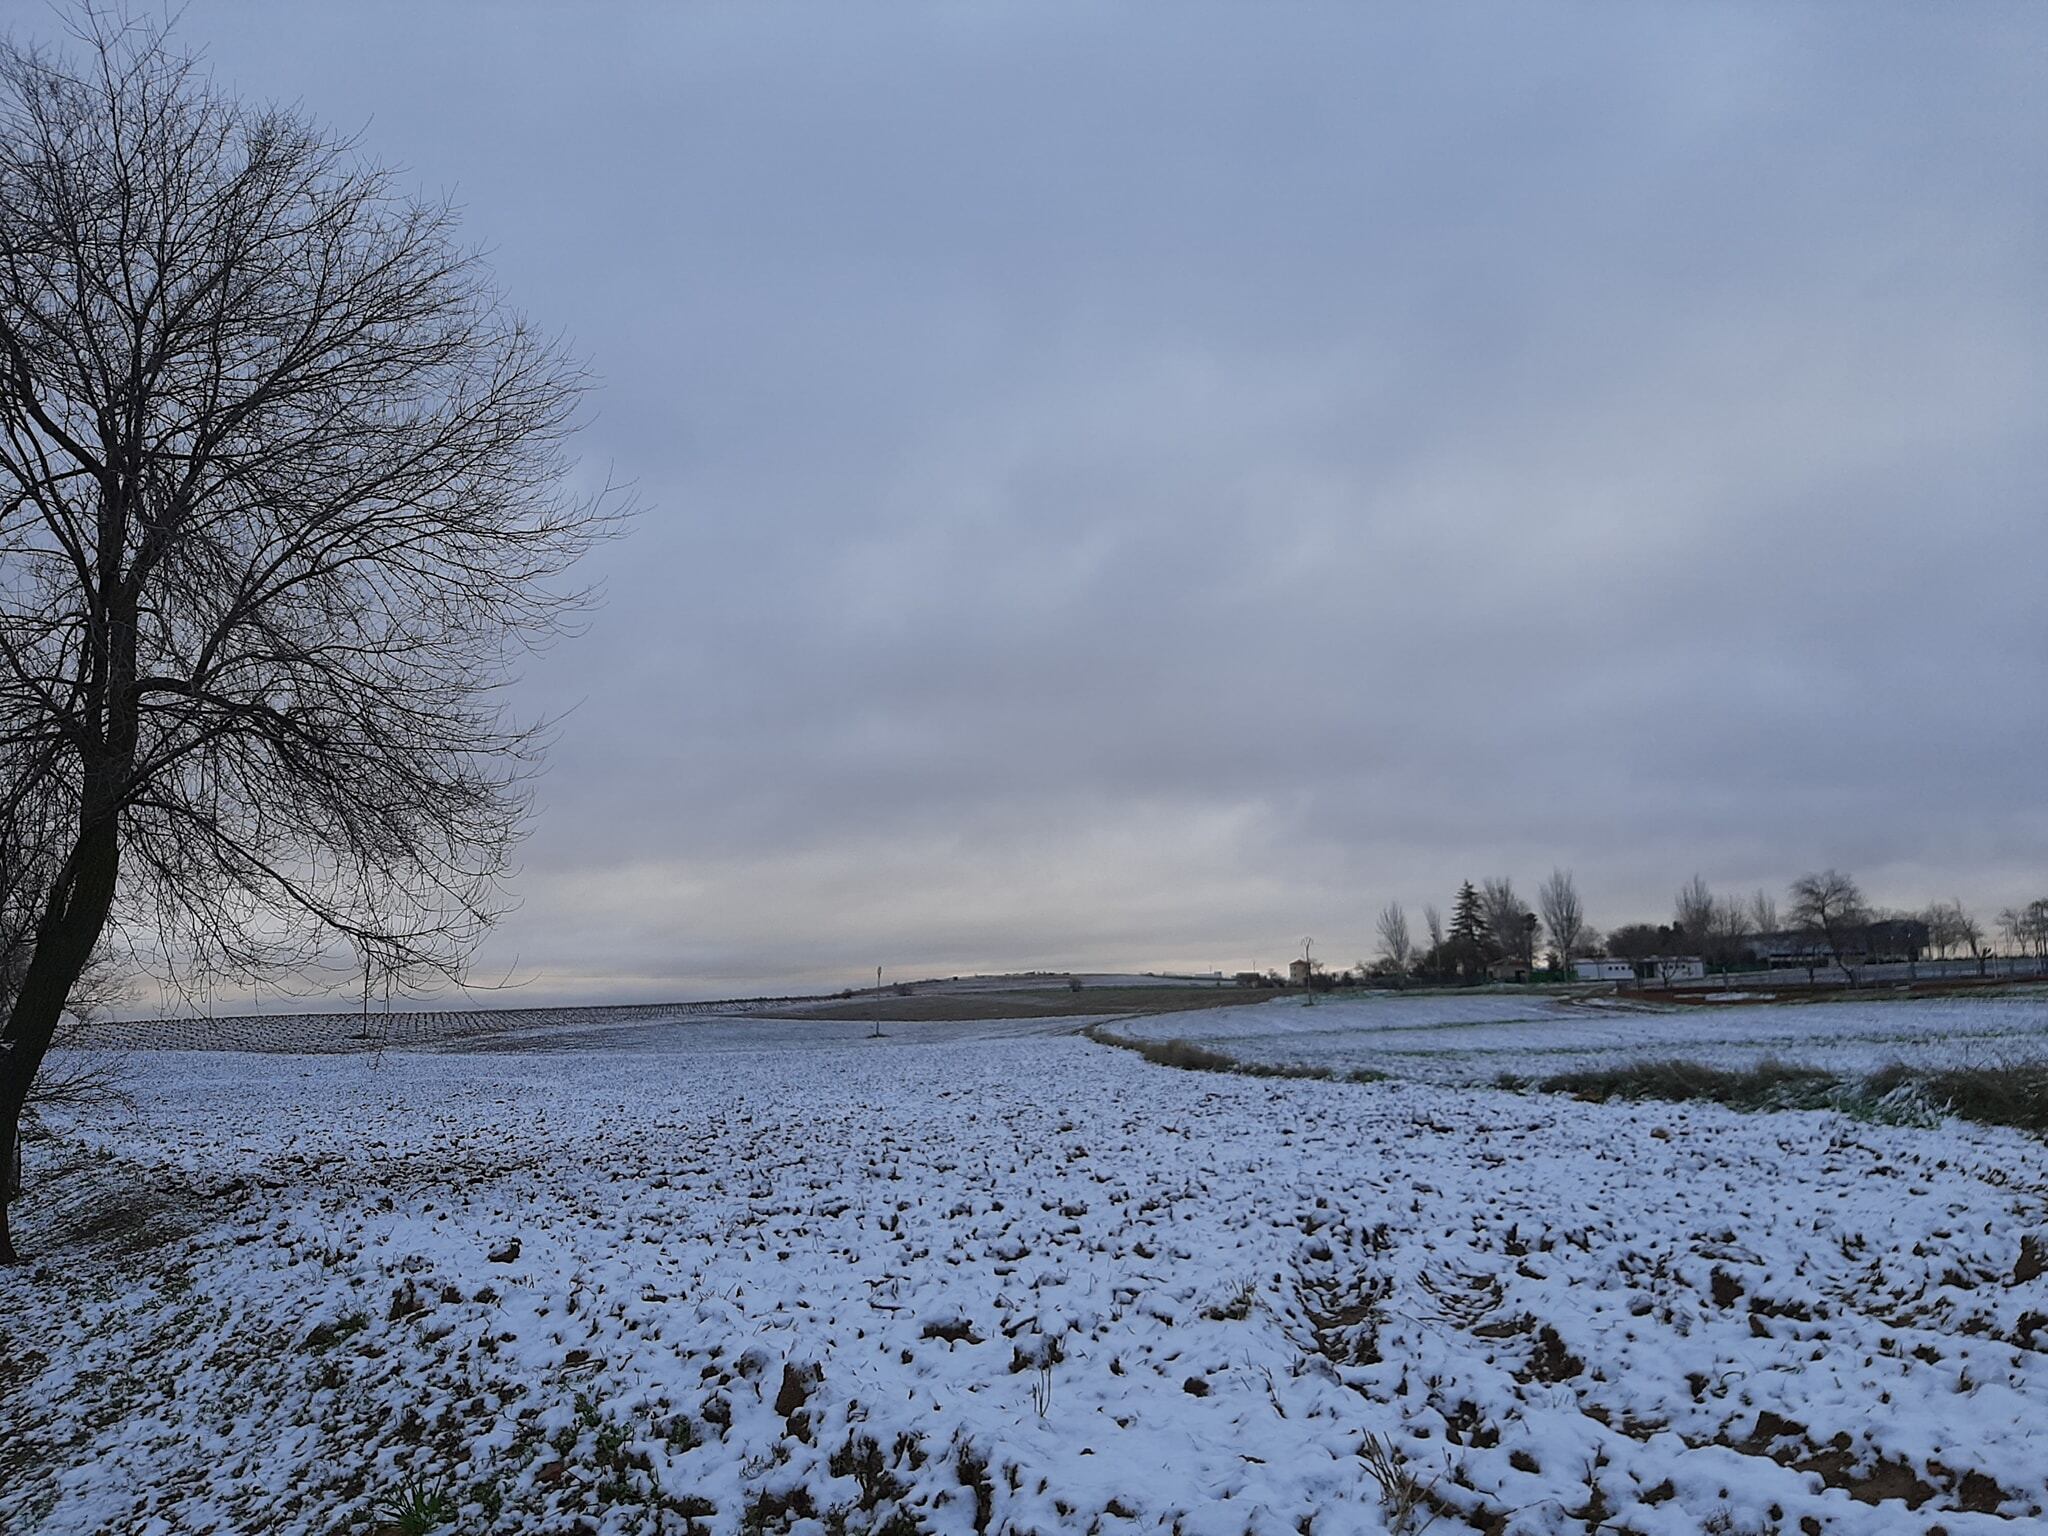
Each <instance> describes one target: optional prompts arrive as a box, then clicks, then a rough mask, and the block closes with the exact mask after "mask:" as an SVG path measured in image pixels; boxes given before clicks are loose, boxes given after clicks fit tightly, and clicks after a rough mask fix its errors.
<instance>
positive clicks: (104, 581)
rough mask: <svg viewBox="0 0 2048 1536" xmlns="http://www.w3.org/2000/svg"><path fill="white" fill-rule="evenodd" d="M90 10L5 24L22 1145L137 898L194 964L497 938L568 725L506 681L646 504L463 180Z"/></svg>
mask: <svg viewBox="0 0 2048 1536" xmlns="http://www.w3.org/2000/svg"><path fill="white" fill-rule="evenodd" d="M79 42H80V44H81V45H82V47H81V48H80V50H79V51H78V54H77V59H76V62H74V60H73V59H72V58H68V57H65V56H62V55H59V54H52V53H46V52H42V51H39V50H37V49H35V48H32V47H29V46H27V45H24V44H17V43H5V44H0V746H4V748H5V750H6V752H7V753H8V754H9V759H8V761H9V762H10V764H11V763H15V762H20V761H32V760H35V759H36V758H37V756H38V755H39V754H47V755H48V769H47V778H48V782H49V783H50V784H51V785H52V786H54V787H53V789H52V791H51V792H52V793H54V794H55V796H56V798H57V801H58V803H59V804H60V805H61V806H62V807H63V809H64V823H65V826H64V835H63V836H62V838H61V839H60V841H59V843H58V845H57V850H56V857H55V859H54V861H53V864H52V867H51V870H50V878H49V881H48V884H47V889H46V890H44V891H42V892H41V893H40V895H39V897H38V900H37V904H36V918H35V923H34V936H33V940H32V943H31V946H30V951H29V955H28V959H27V962H26V964H25V965H24V967H23V968H22V972H21V977H20V982H19V986H18V987H17V989H16V992H15V996H14V999H13V1004H12V1006H11V1008H10V1009H9V1011H8V1014H7V1018H6V1022H5V1025H4V1032H0V1138H4V1142H0V1144H6V1145H12V1143H13V1140H14V1138H15V1135H16V1133H17V1131H18V1128H19V1124H20V1118H21V1115H22V1112H23V1106H24V1104H25V1102H26V1100H27V1097H28V1094H29V1090H30V1085H31V1084H32V1083H33V1082H34V1081H35V1078H36V1075H37V1072H38V1070H39V1068H40V1066H41V1064H42V1062H43V1059H44V1055H45V1053H46V1051H47V1050H48V1048H49V1045H50V1042H51V1039H52V1037H53V1034H54V1032H55V1031H56V1029H57V1027H58V1022H59V1019H60V1018H61V1016H62V1014H63V1012H64V1008H65V1005H66V1000H67V998H68V996H69V995H70V993H71V991H72V989H73V987H74V986H75V984H76V983H77V981H78V978H79V976H80V975H81V973H82V972H83V970H84V968H85V967H86V965H87V963H88V961H89V960H90V957H91V956H92V954H93V953H94V950H95V949H96V948H97V947H98V945H99V944H100V942H101V939H102V936H103V934H104V933H105V932H106V931H107V930H108V928H109V925H110V924H112V925H115V926H116V927H120V928H123V929H127V928H129V927H131V925H132V927H133V928H134V929H135V930H136V931H147V932H148V933H150V934H151V935H152V936H153V941H154V942H155V944H156V945H157V946H158V948H159V949H160V950H161V952H162V953H164V954H166V955H169V956H172V957H174V958H175V962H176V966H177V969H178V972H179V974H182V975H186V976H190V975H193V974H196V973H199V972H202V971H203V972H207V973H212V972H214V971H226V972H229V973H241V974H248V973H252V972H258V971H262V970H264V969H268V968H275V969H276V970H278V971H283V972H289V971H291V970H293V969H295V968H298V967H303V966H306V965H309V964H313V963H316V962H318V961H319V959H320V958H321V957H322V956H323V955H324V953H326V952H327V950H328V949H329V947H330V946H340V947H343V948H346V949H348V950H350V951H352V952H353V953H354V954H358V955H372V956H377V957H380V958H379V961H378V963H379V964H380V965H381V966H382V967H383V968H385V969H386V970H388V971H390V972H393V973H401V974H406V975H424V974H439V975H447V974H453V973H455V972H456V971H457V970H459V967H460V965H461V963H462V960H463V957H464V956H465V955H466V954H467V953H468V951H469V950H470V948H471V947H472V945H473V943H474V941H475V939H476V938H477V936H478V935H479V934H480V932H481V931H482V929H483V928H484V927H485V926H486V925H487V924H488V923H489V922H490V921H491V919H492V918H493V917H494V916H495V915H496V914H497V913H498V912H499V911H500V910H502V902H503V898H502V886H501V879H502V876H503V873H504V871H505V870H506V868H507V860H508V856H509V851H510V849H511V847H512V845H513V843H514V841H515V839H516V837H517V835H518V833H519V832H520V830H521V827H522V823H523V820H524V815H525V811H526V807H527V796H526V793H525V785H526V780H527V776H528V774H529V772H530V770H531V767H532V765H533V763H534V761H535V754H536V752H537V750H538V747H539V746H540V740H539V738H538V736H537V734H536V729H535V728H534V727H531V726H525V725H521V724H519V723H517V722H514V721H511V720H509V719H507V718H506V716H505V714H504V712H503V705H502V703H501V701H500V698H499V693H498V690H499V689H500V688H501V686H502V685H503V683H504V682H505V681H506V680H507V679H508V678H509V676H510V669H511V667H512V666H513V665H514V664H515V663H516V661H517V659H518V657H519V655H520V654H521V653H522V651H523V650H524V649H525V648H526V647H527V646H528V645H530V644H532V643H534V642H536V641H538V640H540V639H543V638H545V637H546V636H548V635H549V634H551V633H558V632H559V631H560V630H561V629H562V627H563V625H564V621H565V618H566V616H567V613H568V612H569V611H570V608H571V606H572V605H573V599H572V597H571V595H569V594H566V593H565V592H564V590H563V587H562V583H561V580H560V578H561V577H562V576H563V575H564V573H565V572H566V571H567V569H568V568H569V566H570V565H571V564H572V562H573V561H574V560H575V559H576V557H577V556H578V555H579V554H580V553H582V552H583V550H584V549H585V548H586V547H587V546H588V545H589V543H590V542H591V540H592V539H593V538H594V537H596V536H598V535H599V534H600V533H602V532H603V531H605V529H606V528H607V527H608V525H609V514H608V513H607V512H606V511H605V509H604V506H603V501H604V498H602V497H600V498H598V500H596V501H592V500H588V499H580V498H578V497H575V496H572V495H571V494H569V493H568V492H566V491H565V490H564V489H562V486H563V479H564V475H565V473H566V470H567V467H568V465H567V461H566V459H565V456H564V455H565V443H566V439H567V437H568V434H569V432H570V430H571V428H572V425H573V421H572V418H573V416H574V413H575V410H576V407H577V404H578V401H579V399H580V396H581V390H582V382H583V380H582V374H581V372H580V369H579V368H578V366H577V365H576V364H575V363H574V362H573V360H571V359H569V358H568V357H567V356H566V355H565V354H564V352H563V351H562V349H561V347H560V346H559V344H557V343H555V342H553V341H550V340H548V339H546V338H544V337H541V336H538V335H536V334H535V333H534V332H533V331H531V330H530V329H529V328H528V327H527V325H526V324H525V323H524V322H523V321H522V320H521V319H520V318H519V317H518V316H517V315H516V314H513V313H512V312H510V311H509V310H508V309H507V308H506V306H505V304H504V303H503V301H502V300H501V298H500V297H499V295H498V293H497V292H496V290H495V288H494V286H493V284H492V282H491V279H490V277H489V275H488V273H487V272H486V270H485V269H484V267H483V266H482V265H481V264H480V263H479V262H478V260H477V259H476V258H475V256H474V255H473V254H471V253H470V252H468V251H465V250H464V249H462V248H461V247H459V246H458V245H457V244H456V241H455V233H456V231H455V219H454V215H453V212H452V210H451V209H450V208H449V207H448V206H447V205H446V204H443V203H435V202H427V201H421V200H419V199H417V198H414V197H409V196H407V195H404V194H403V193H402V191H401V190H400V189H399V187H398V186H397V185H396V183H395V182H394V180H393V178H392V177H391V175H390V174H389V173H388V172H385V171H383V170H381V169H379V168H377V167H375V166H372V165H368V164H365V163H364V162H362V161H361V160H360V159H359V158H358V156H357V155H356V154H355V152H354V150H353V149H352V148H351V146H350V145H348V144H347V143H346V142H343V141H341V140H338V139H336V138H334V137H332V136H331V135H328V134H326V133H325V132H324V131H323V130H321V129H320V128H318V127H317V126H315V125H312V124H310V123H308V122H307V121H305V120H304V119H303V118H302V117H300V116H299V115H297V114H296V113H294V112H293V111H291V110H287V109H280V108H275V107H252V106H247V105H244V104H243V103H241V102H238V101H236V100H234V99H232V98H230V97H228V96H226V95H224V94H223V93H222V92H221V91H220V90H219V89H218V88H217V87H216V86H215V85H214V84H213V82H212V81H211V80H210V79H209V78H208V77H207V76H206V75H205V74H203V73H202V72H201V71H200V70H199V69H198V68H197V67H196V66H195V65H194V63H193V62H192V60H191V59H190V58H188V57H186V56H184V55H182V54H180V53H178V52H176V51H175V50H174V49H173V48H172V47H171V46H170V44H169V43H168V41H167V39H166V37H165V35H164V32H163V31H162V29H160V28H158V27H156V26H154V25H149V24H142V23H129V22H124V21H121V20H119V19H118V18H114V17H111V16H109V15H107V14H105V13H101V12H98V11H87V12H86V13H85V16H84V20H83V21H82V22H81V23H80V25H79ZM351 963H353V962H351ZM12 1257H13V1247H12V1244H11V1242H10V1241H9V1238H8V1232H7V1226H6V1221H5V1206H4V1203H0V1260H8V1259H12Z"/></svg>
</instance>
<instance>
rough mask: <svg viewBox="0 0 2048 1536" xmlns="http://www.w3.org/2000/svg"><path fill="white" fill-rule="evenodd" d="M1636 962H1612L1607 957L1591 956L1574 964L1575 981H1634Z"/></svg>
mask: <svg viewBox="0 0 2048 1536" xmlns="http://www.w3.org/2000/svg"><path fill="white" fill-rule="evenodd" d="M1635 979H1636V967H1635V962H1634V961H1632V960H1610V959H1608V958H1607V956H1605V955H1590V956H1586V957H1584V958H1582V959H1578V960H1574V961H1573V962H1572V980H1573V981H1634V980H1635Z"/></svg>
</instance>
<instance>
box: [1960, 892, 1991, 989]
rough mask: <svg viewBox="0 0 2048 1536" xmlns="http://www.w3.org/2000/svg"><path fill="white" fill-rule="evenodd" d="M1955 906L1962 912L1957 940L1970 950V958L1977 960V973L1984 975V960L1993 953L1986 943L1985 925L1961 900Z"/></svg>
mask: <svg viewBox="0 0 2048 1536" xmlns="http://www.w3.org/2000/svg"><path fill="white" fill-rule="evenodd" d="M1954 906H1955V909H1956V911H1957V912H1958V913H1959V914H1960V921H1959V923H1958V924H1957V930H1956V942H1957V943H1959V944H1961V945H1962V946H1963V947H1964V948H1966V949H1968V950H1969V952H1970V958H1971V959H1972V960H1975V961H1976V962H1977V974H1978V975H1979V976H1982V975H1983V974H1984V962H1985V961H1986V960H1987V959H1988V958H1989V957H1990V953H1991V952H1990V950H1989V949H1988V948H1987V947H1986V945H1985V943H1984V925H1983V924H1982V923H1979V922H1978V921H1977V919H1976V918H1975V917H1973V916H1971V914H1970V912H1969V909H1968V908H1966V907H1965V906H1964V905H1963V904H1962V903H1961V902H1960V901H1958V902H1955V903H1954Z"/></svg>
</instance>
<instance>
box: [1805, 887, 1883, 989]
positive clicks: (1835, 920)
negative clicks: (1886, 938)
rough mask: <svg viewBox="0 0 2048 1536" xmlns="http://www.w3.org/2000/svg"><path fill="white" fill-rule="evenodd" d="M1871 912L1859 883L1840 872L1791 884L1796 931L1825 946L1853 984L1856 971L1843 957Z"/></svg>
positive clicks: (1829, 954) (1843, 973)
mask: <svg viewBox="0 0 2048 1536" xmlns="http://www.w3.org/2000/svg"><path fill="white" fill-rule="evenodd" d="M1869 912H1870V909H1869V907H1868V905H1867V904H1866V903H1865V902H1864V900H1863V892H1862V890H1861V889H1859V888H1858V886H1857V884H1856V882H1855V881H1854V880H1852V879H1850V878H1849V877H1848V876H1847V875H1845V874H1843V873H1842V872H1841V871H1839V870H1834V869H1827V870H1822V871H1821V872H1820V873H1819V874H1811V875H1801V876H1800V877H1799V878H1798V879H1797V880H1794V881H1793V882H1792V891H1791V901H1790V905H1789V908H1788V910H1787V912H1786V916H1787V917H1789V918H1790V919H1791V922H1792V926H1793V927H1794V928H1796V929H1797V930H1799V931H1800V932H1801V933H1804V934H1807V935H1808V936H1809V937H1811V938H1815V939H1818V940H1820V941H1821V942H1822V943H1823V944H1825V945H1826V946H1827V950H1828V956H1829V958H1831V959H1832V960H1833V961H1834V962H1835V964H1836V965H1838V966H1840V967H1841V970H1842V975H1843V976H1844V977H1846V978H1847V979H1848V980H1850V981H1851V982H1853V981H1855V979H1856V975H1855V972H1853V971H1851V970H1850V969H1849V967H1848V965H1847V963H1846V962H1845V961H1844V960H1843V958H1842V956H1843V953H1844V948H1845V946H1846V944H1847V942H1848V939H1849V938H1850V936H1851V935H1852V934H1853V933H1854V932H1855V931H1856V929H1858V928H1859V927H1861V926H1862V925H1863V924H1864V923H1865V922H1867V921H1868V920H1869Z"/></svg>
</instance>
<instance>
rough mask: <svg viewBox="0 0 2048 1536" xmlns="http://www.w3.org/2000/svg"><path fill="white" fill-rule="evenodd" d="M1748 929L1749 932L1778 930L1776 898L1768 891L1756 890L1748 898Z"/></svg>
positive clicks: (1773, 931)
mask: <svg viewBox="0 0 2048 1536" xmlns="http://www.w3.org/2000/svg"><path fill="white" fill-rule="evenodd" d="M1747 916H1748V918H1749V930H1750V932H1751V933H1776V932H1778V931H1779V930H1778V900H1777V898H1776V897H1775V896H1773V895H1772V894H1771V893H1770V892H1769V891H1763V890H1760V891H1758V892H1757V893H1756V894H1755V895H1753V896H1751V897H1750V898H1749V910H1748V913H1747Z"/></svg>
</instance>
